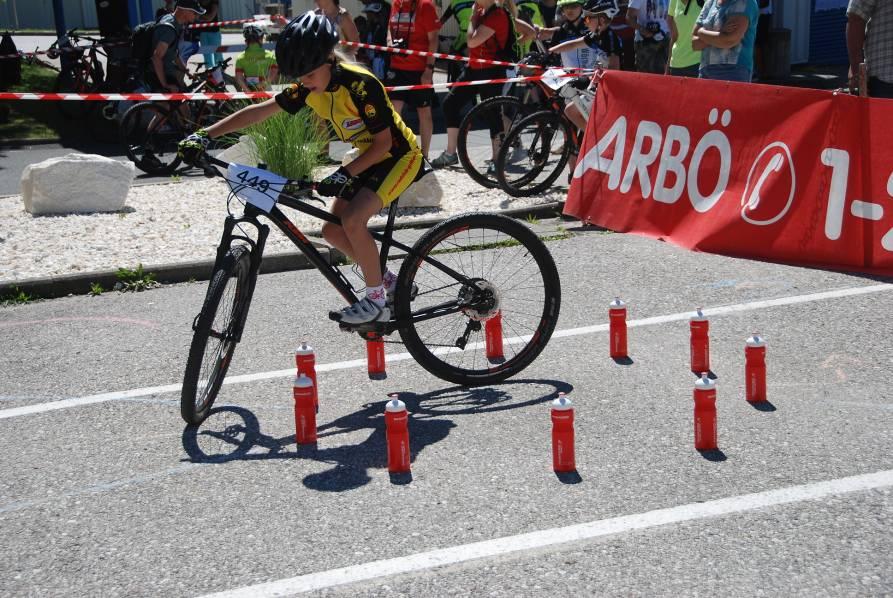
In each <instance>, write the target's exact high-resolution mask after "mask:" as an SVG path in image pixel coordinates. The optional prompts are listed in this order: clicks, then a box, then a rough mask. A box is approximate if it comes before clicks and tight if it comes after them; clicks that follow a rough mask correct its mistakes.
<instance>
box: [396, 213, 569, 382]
mask: <svg viewBox="0 0 893 598" xmlns="http://www.w3.org/2000/svg"><path fill="white" fill-rule="evenodd" d="M414 250H415V253H414V254H413V255H411V256H410V257H407V259H406V260H405V261H404V262H403V266H402V267H401V269H400V274H399V278H398V282H397V297H396V302H395V305H396V309H397V318H398V321H399V327H400V328H399V330H400V336H401V338H402V340H403V342H404V343H405V344H406V349H407V350H408V351H409V353H410V354H411V355H412V356H413V357H414V358H415V360H416V361H417V362H418V363H419V364H420V365H421V366H422V367H423V368H425V369H426V370H428V371H429V372H431V373H432V374H434V375H435V376H437V377H438V378H442V379H443V380H447V381H449V382H454V383H456V384H462V385H466V386H480V385H484V384H492V383H495V382H498V381H500V380H504V379H506V378H508V377H510V376H513V375H515V374H517V373H518V372H520V371H521V370H523V369H524V368H525V367H527V366H528V365H530V363H531V362H532V361H533V360H534V359H535V358H536V356H537V355H539V354H540V352H541V351H542V350H543V348H544V347H545V346H546V343H548V342H549V338H550V337H551V336H552V332H553V330H554V329H555V325H556V323H557V322H558V312H559V308H560V305H561V283H560V281H559V279H558V270H557V268H556V267H555V262H554V261H553V260H552V256H551V254H550V253H549V250H548V249H547V248H546V246H545V244H543V242H542V241H541V240H540V239H539V238H538V237H537V236H536V235H535V234H534V233H533V232H532V231H531V230H530V229H529V228H527V227H526V226H524V225H523V224H521V223H520V222H518V221H516V220H512V219H510V218H507V217H505V216H501V215H498V214H485V213H473V214H464V215H460V216H456V217H454V218H450V219H449V220H446V221H445V222H443V223H441V224H439V225H437V226H435V227H434V228H432V229H431V230H429V231H428V232H427V233H425V235H424V236H422V237H421V238H420V239H419V240H418V241H417V242H416V244H415V247H414ZM429 260H430V261H429ZM434 262H437V263H439V264H440V265H443V266H446V267H447V268H449V269H452V270H453V271H455V272H457V273H458V274H460V275H463V276H466V277H468V278H469V279H470V280H471V281H472V283H471V284H466V283H463V282H460V281H458V280H456V279H455V277H454V276H452V275H451V274H448V273H446V272H444V271H443V270H441V269H439V268H438V267H437V265H436V264H435V263H434ZM414 287H416V288H417V289H418V293H417V294H416V296H415V298H414V299H413V298H412V297H411V296H410V295H411V294H412V293H413V291H414V290H415V289H414ZM496 314H499V317H500V318H501V324H502V331H503V334H502V338H503V339H504V341H503V358H501V359H499V358H488V357H487V349H486V341H485V333H486V327H487V320H489V319H491V318H493V317H494V316H495V315H496ZM494 322H495V320H494ZM463 341H464V342H463ZM463 345H464V346H463Z"/></svg>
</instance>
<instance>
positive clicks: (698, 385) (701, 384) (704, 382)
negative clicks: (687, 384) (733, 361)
mask: <svg viewBox="0 0 893 598" xmlns="http://www.w3.org/2000/svg"><path fill="white" fill-rule="evenodd" d="M714 388H716V382H714V381H713V380H711V379H710V376H708V375H707V372H704V373H703V374H701V377H700V378H699V379H698V381H697V382H695V390H713V389H714Z"/></svg>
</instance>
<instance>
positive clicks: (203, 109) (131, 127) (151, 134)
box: [119, 58, 233, 175]
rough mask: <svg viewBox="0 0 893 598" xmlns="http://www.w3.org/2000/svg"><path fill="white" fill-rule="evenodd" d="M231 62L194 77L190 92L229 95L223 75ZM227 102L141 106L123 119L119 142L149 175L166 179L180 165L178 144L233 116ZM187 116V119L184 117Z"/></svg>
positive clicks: (225, 61)
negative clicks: (190, 135) (201, 129)
mask: <svg viewBox="0 0 893 598" xmlns="http://www.w3.org/2000/svg"><path fill="white" fill-rule="evenodd" d="M230 62H232V58H227V59H225V60H224V61H223V62H220V63H219V64H217V65H215V66H214V67H211V68H199V69H198V70H197V71H195V72H194V73H193V74H192V75H191V78H192V82H191V83H190V84H189V86H188V87H187V91H188V92H200V91H209V92H225V91H227V87H226V82H225V79H224V77H223V73H224V71H225V70H226V68H227V67H228V66H229V64H230ZM232 111H233V106H232V104H231V103H230V102H227V101H216V100H177V101H173V102H155V101H152V102H140V103H138V104H134V105H133V106H131V107H130V108H128V109H127V112H125V113H124V117H123V118H122V119H121V127H120V132H119V138H120V141H121V144H122V145H123V146H124V150H125V152H126V153H127V157H128V158H129V159H130V160H131V161H132V162H133V163H134V164H136V166H137V168H139V169H140V170H142V171H143V172H145V173H147V174H152V175H165V174H170V173H172V172H173V171H174V170H175V169H176V168H177V166H179V165H180V158H178V157H177V144H178V143H179V142H180V140H181V139H183V138H184V137H186V136H187V135H189V134H190V133H191V132H193V131H195V130H196V129H200V128H202V127H207V126H209V125H212V124H214V123H215V122H217V121H218V120H220V119H221V118H223V117H224V116H227V115H229V114H231V113H232ZM184 113H185V114H187V115H188V116H185V117H184Z"/></svg>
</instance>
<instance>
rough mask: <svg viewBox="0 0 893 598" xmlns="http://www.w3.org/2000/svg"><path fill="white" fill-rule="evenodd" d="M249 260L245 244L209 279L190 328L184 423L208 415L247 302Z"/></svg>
mask: <svg viewBox="0 0 893 598" xmlns="http://www.w3.org/2000/svg"><path fill="white" fill-rule="evenodd" d="M250 271H251V259H250V251H249V249H248V248H247V247H246V246H244V245H236V246H234V247H233V248H231V249H230V250H229V252H228V253H227V254H226V256H225V257H224V259H223V262H222V263H221V264H220V267H219V268H217V270H216V271H215V272H214V275H213V276H212V277H211V282H210V283H209V284H208V292H207V294H206V295H205V302H204V305H202V310H201V312H200V313H199V315H198V317H197V318H196V322H195V325H194V326H193V328H194V330H195V332H194V334H193V335H192V345H191V346H190V347H189V359H188V360H187V362H186V373H185V374H184V375H183V390H182V393H181V395H180V415H182V417H183V420H184V421H185V422H186V423H187V424H199V423H201V422H202V421H203V420H204V419H205V418H206V417H207V416H208V411H210V409H211V406H212V405H213V404H214V400H215V399H216V398H217V393H218V392H219V391H220V385H221V384H223V379H224V377H225V376H226V371H227V369H229V364H230V360H231V359H232V356H233V352H234V351H235V350H236V342H237V341H236V340H235V336H236V334H238V332H239V331H238V330H237V328H238V326H239V323H240V322H244V317H245V315H246V313H247V311H248V305H249V302H250V298H249V295H250V288H251V284H252V282H253V281H251V280H250V278H251V276H250Z"/></svg>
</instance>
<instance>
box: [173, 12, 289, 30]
mask: <svg viewBox="0 0 893 598" xmlns="http://www.w3.org/2000/svg"><path fill="white" fill-rule="evenodd" d="M256 20H257V19H255V18H251V19H232V20H229V21H214V22H208V23H192V24H191V25H186V28H187V29H207V28H208V27H221V26H223V25H241V24H242V23H251V22H253V21H256ZM270 20H271V21H278V22H280V23H286V22H287V21H286V19H285V17H283V16H282V15H271V16H270Z"/></svg>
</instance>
